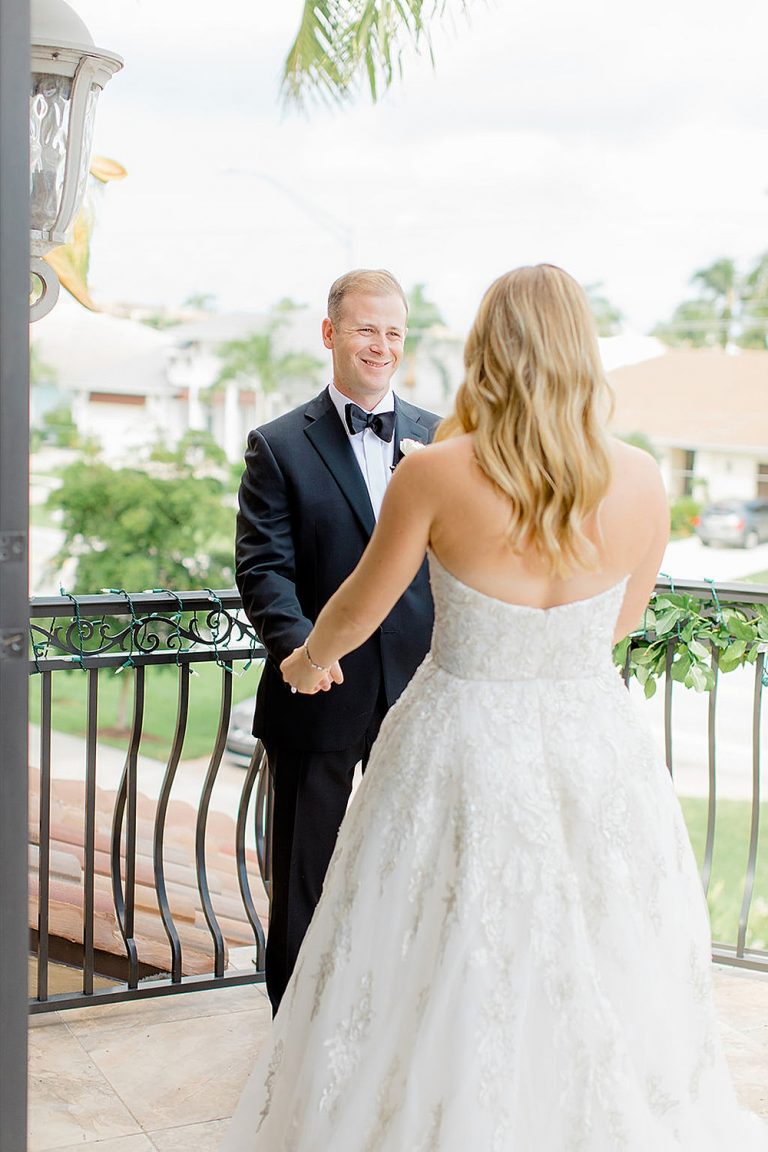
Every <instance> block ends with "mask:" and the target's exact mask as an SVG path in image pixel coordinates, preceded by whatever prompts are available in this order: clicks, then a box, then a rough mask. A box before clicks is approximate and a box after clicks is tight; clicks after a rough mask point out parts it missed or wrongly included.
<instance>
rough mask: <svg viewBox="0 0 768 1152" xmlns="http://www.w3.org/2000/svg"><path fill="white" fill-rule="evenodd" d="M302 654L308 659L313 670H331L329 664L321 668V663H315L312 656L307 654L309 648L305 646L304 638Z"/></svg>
mask: <svg viewBox="0 0 768 1152" xmlns="http://www.w3.org/2000/svg"><path fill="white" fill-rule="evenodd" d="M304 655H305V656H306V658H307V660H308V661H309V663H310V664H311V665H312V667H313V668H314V670H315V672H330V670H331V669H330V666H329V667H328V668H323V666H322V664H315V662H314V660H313V659H312V657H311V656H310V654H309V648H308V647H307V642H306V640H305V641H304Z"/></svg>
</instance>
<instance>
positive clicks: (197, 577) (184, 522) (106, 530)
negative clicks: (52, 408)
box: [48, 461, 234, 594]
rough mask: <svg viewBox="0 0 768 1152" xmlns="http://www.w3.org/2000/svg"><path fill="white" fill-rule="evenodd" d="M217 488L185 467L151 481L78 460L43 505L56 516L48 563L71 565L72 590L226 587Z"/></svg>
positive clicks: (223, 514) (225, 524) (225, 533)
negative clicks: (56, 545) (58, 532)
mask: <svg viewBox="0 0 768 1152" xmlns="http://www.w3.org/2000/svg"><path fill="white" fill-rule="evenodd" d="M225 492H226V489H225V485H224V484H223V483H222V482H221V481H220V480H218V479H216V478H213V477H209V476H198V475H195V474H194V473H193V471H192V470H191V469H190V467H189V466H188V465H187V464H185V465H184V466H177V467H175V468H167V469H166V474H165V475H163V476H162V477H157V476H153V475H151V474H149V473H148V472H142V471H140V470H139V469H137V468H120V469H113V468H109V467H108V466H107V465H106V464H104V463H103V462H101V461H95V462H93V461H89V463H88V467H84V466H83V462H82V461H78V462H77V463H75V464H72V465H70V466H69V467H68V468H66V469H65V470H64V472H63V473H62V484H61V487H60V488H58V489H57V490H56V491H54V492H52V493H51V495H50V497H49V499H48V504H49V506H50V507H53V508H58V509H60V510H61V512H62V513H63V518H62V523H61V527H62V530H63V532H64V540H63V542H62V545H61V548H60V550H59V552H58V555H57V556H56V558H55V563H56V564H57V565H58V566H61V565H63V564H64V562H65V561H67V560H75V561H76V564H77V568H76V575H75V582H74V588H73V589H72V590H73V591H74V592H77V593H82V594H89V593H96V592H98V591H100V590H101V589H102V588H126V589H128V591H136V590H137V589H138V590H141V589H143V588H170V589H173V590H175V591H183V590H184V589H186V588H189V587H190V585H191V586H193V587H199V586H200V585H207V586H208V587H229V586H231V584H232V583H233V580H234V574H233V567H232V540H231V530H230V528H231V525H230V521H231V516H230V514H229V513H228V511H227V510H226V509H225V507H224V498H225Z"/></svg>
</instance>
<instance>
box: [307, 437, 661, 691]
mask: <svg viewBox="0 0 768 1152" xmlns="http://www.w3.org/2000/svg"><path fill="white" fill-rule="evenodd" d="M473 440H474V437H473V436H472V435H465V436H458V437H455V438H453V439H449V440H444V441H442V442H440V443H438V444H433V445H430V446H429V447H427V448H425V449H423V450H422V451H420V452H414V453H412V454H410V455H409V456H408V457H406V459H405V460H403V461H402V463H401V464H399V465H398V467H397V469H396V471H395V474H394V476H393V478H392V481H391V483H390V485H389V488H388V489H387V494H386V496H385V499H384V503H383V505H382V509H381V516H380V519H379V523H378V525H377V527H376V531H375V532H374V534H373V536H372V538H371V542H370V544H369V545H368V548H367V549H366V551H365V553H364V555H363V558H362V560H361V561H360V563H359V565H358V566H357V568H356V569H355V571H354V572H353V573H352V574H351V576H349V577H348V579H347V580H346V581H345V582H344V584H342V586H341V588H340V589H339V590H338V592H337V593H336V595H335V596H333V597H332V599H331V600H330V601H329V602H328V604H327V605H326V606H325V608H324V609H323V611H322V613H321V614H320V617H319V619H318V621H317V624H316V625H315V628H314V629H313V631H312V635H311V637H310V644H311V651H312V657H313V660H314V661H315V662H316V663H319V664H322V665H324V666H326V667H330V666H331V665H335V662H336V661H337V660H338V659H339V658H340V657H342V656H344V655H345V654H346V653H347V652H350V651H351V650H352V649H353V648H356V647H357V646H358V645H359V644H361V643H362V642H363V640H365V639H366V638H367V637H368V636H370V635H371V634H372V633H373V632H374V631H375V629H376V628H377V627H378V625H379V624H380V623H381V621H382V620H383V619H384V617H385V616H386V615H387V613H388V612H390V610H391V609H392V607H393V606H394V604H395V603H396V601H397V600H398V599H399V597H400V596H401V595H402V594H403V592H404V591H405V589H406V588H407V587H408V585H409V584H410V582H411V580H413V578H414V576H415V575H416V572H417V571H418V569H419V567H420V565H421V564H422V562H423V560H424V553H425V551H426V549H427V548H431V549H432V550H433V551H434V554H435V556H436V557H437V559H438V560H439V562H440V563H441V564H442V565H443V567H444V568H446V569H447V570H448V571H449V572H450V573H451V574H452V575H453V576H455V577H456V578H457V579H458V580H460V581H462V582H463V583H464V584H467V585H469V586H470V587H472V588H476V589H477V590H478V591H479V592H482V593H484V594H485V595H486V596H493V597H494V598H496V599H498V600H505V601H507V602H508V603H512V604H524V605H528V606H530V607H535V608H548V607H551V606H553V605H557V604H566V603H569V602H570V601H573V600H585V599H588V598H589V597H590V596H594V595H596V594H597V593H599V592H602V591H604V590H605V589H607V588H610V587H612V586H613V585H614V584H616V583H618V581H619V580H622V579H623V578H624V577H625V576H626V577H628V582H627V590H626V594H625V597H624V603H623V606H622V610H621V613H620V615H619V619H618V622H617V626H616V634H615V638H616V639H617V640H618V639H620V638H621V637H622V636H625V635H626V634H627V632H629V631H631V629H632V628H634V627H636V626H637V624H638V623H639V621H640V619H641V617H642V613H643V610H644V608H645V606H646V604H647V603H648V599H649V597H650V594H651V592H652V590H653V586H654V583H655V580H656V576H657V573H658V569H659V565H660V563H661V558H662V555H663V553H664V547H665V544H666V541H667V534H668V528H669V515H668V509H667V500H666V496H665V493H664V488H663V485H662V482H661V477H660V474H659V470H658V468H657V466H656V463H655V461H654V460H653V459H652V457H650V456H649V455H648V454H647V453H645V452H642V451H640V450H638V449H636V448H632V447H630V446H629V445H627V444H623V443H621V442H620V441H611V442H610V451H611V462H612V463H611V473H612V475H611V480H610V483H609V486H608V491H607V493H606V495H605V497H604V499H603V501H602V503H601V505H600V508H599V510H598V511H597V512H596V514H595V515H594V516H593V517H592V519H591V522H590V523H588V524H587V525H586V526H585V527H586V532H587V534H588V536H589V538H590V540H591V541H592V543H593V544H594V545H595V547H596V549H597V555H598V565H597V567H596V568H595V569H594V570H585V569H581V570H574V571H573V572H572V573H571V574H569V575H568V576H565V577H562V576H555V575H553V574H552V573H551V572H549V571H548V570H547V568H546V567H545V565H544V563H543V562H542V560H541V559H540V558H539V557H538V555H537V554H536V552H535V551H534V550H533V549H532V548H529V549H527V550H524V551H523V552H521V553H516V552H515V551H513V549H512V547H511V546H510V544H509V541H508V539H507V537H506V533H505V529H506V526H507V523H508V517H509V503H508V499H507V498H506V497H505V496H504V495H503V494H502V493H501V492H500V491H499V490H498V489H497V488H496V487H495V486H494V485H493V484H492V483H491V481H490V480H489V479H488V478H487V476H486V475H485V474H484V473H483V472H482V471H481V469H480V467H479V465H478V463H477V461H476V459H475V455H474V447H473ZM291 659H292V658H291ZM299 664H300V665H301V661H299ZM334 678H338V676H337V675H336V673H335V672H334Z"/></svg>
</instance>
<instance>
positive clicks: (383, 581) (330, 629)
mask: <svg viewBox="0 0 768 1152" xmlns="http://www.w3.org/2000/svg"><path fill="white" fill-rule="evenodd" d="M428 455H429V449H425V450H424V451H423V452H413V453H411V454H410V455H409V456H407V457H406V458H405V459H404V460H402V461H401V462H400V463H399V464H398V466H397V468H396V470H395V472H394V474H393V476H392V479H391V480H390V482H389V485H388V486H387V491H386V494H385V496H384V501H383V503H382V506H381V512H380V515H379V521H378V524H377V525H376V529H375V531H374V533H373V535H372V537H371V539H370V542H369V544H368V547H367V548H366V550H365V552H364V553H363V555H362V557H361V559H360V563H359V564H358V565H357V567H356V568H355V570H354V572H352V573H351V575H350V576H348V577H347V579H346V580H345V581H344V583H343V584H342V585H341V587H340V588H339V589H338V591H337V592H336V593H335V594H334V595H333V596H332V597H331V599H330V600H329V601H328V603H327V604H326V605H325V607H324V608H323V610H322V612H321V613H320V615H319V616H318V618H317V621H316V623H315V626H314V628H313V629H312V631H311V632H310V634H309V636H308V637H307V643H306V649H307V650H308V651H309V653H310V656H311V660H312V664H315V665H320V666H321V667H322V668H326V669H331V668H332V667H333V665H335V664H336V662H337V661H338V660H340V659H341V657H342V656H346V654H347V653H348V652H352V651H353V650H354V649H355V648H358V647H359V646H360V645H361V644H362V643H363V641H364V640H367V639H368V637H369V636H371V635H372V634H373V633H374V632H375V631H376V629H377V628H378V626H379V624H381V622H382V620H383V619H384V618H385V616H387V615H388V613H389V612H390V611H391V610H392V608H394V606H395V604H396V603H397V601H398V600H399V599H400V597H401V596H402V594H403V592H405V590H406V588H407V587H408V585H409V584H410V583H411V581H412V580H413V579H414V577H415V576H416V573H417V572H418V570H419V568H420V567H421V564H422V562H423V560H424V553H425V552H426V549H427V545H428V543H429V533H430V528H431V525H432V519H433V511H434V509H433V497H432V491H433V484H432V483H431V482H430V481H431V476H430V473H431V471H432V468H431V462H430V461H429V460H428V459H425V457H427V456H428ZM312 664H310V662H309V660H308V659H307V653H306V651H305V649H304V648H303V647H302V648H297V649H296V650H295V651H294V652H293V653H292V654H291V655H290V656H288V657H287V659H285V660H283V662H282V664H281V665H280V669H281V671H282V673H283V678H284V679H285V680H286V681H287V682H288V683H289V684H291V685H292V686H293V687H295V688H297V689H298V690H299V691H300V692H313V691H316V690H317V688H318V686H319V685H321V684H322V682H323V675H322V673H320V672H319V671H317V670H316V669H315V668H313V667H312ZM333 678H334V679H335V680H336V682H337V683H341V680H342V679H343V677H341V675H340V674H339V673H338V672H336V674H335V675H333Z"/></svg>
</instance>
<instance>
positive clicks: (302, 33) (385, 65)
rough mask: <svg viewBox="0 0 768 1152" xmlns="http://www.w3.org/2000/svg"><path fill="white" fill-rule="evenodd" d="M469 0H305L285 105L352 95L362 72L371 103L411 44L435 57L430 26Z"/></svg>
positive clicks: (288, 70)
mask: <svg viewBox="0 0 768 1152" xmlns="http://www.w3.org/2000/svg"><path fill="white" fill-rule="evenodd" d="M469 3H470V0H431V3H427V2H426V0H305V3H304V9H303V12H302V16H301V22H300V24H299V30H298V32H297V34H296V39H295V40H294V42H293V44H292V45H291V48H290V51H289V52H288V57H287V59H286V62H285V69H284V74H283V94H284V96H285V99H286V101H287V103H289V104H294V105H296V106H298V107H304V105H305V103H306V100H307V98H308V97H309V96H316V97H319V98H320V99H323V100H326V101H327V102H329V103H343V102H344V101H346V100H349V99H351V98H352V96H353V94H354V92H355V90H356V88H357V84H358V82H359V79H360V77H361V75H364V76H365V77H366V78H367V81H368V87H369V89H370V93H371V98H372V99H373V100H374V101H375V100H377V99H378V97H379V96H380V95H381V93H382V92H384V91H386V90H387V88H389V86H390V84H391V83H392V81H393V80H394V79H395V77H396V76H399V75H400V74H401V73H402V54H403V48H404V46H405V44H406V43H408V42H410V43H411V44H412V45H413V46H415V48H416V50H417V51H420V50H421V49H422V48H425V47H426V49H427V51H428V53H429V56H430V59H432V60H434V57H433V54H432V44H431V40H430V35H429V24H430V22H431V21H432V20H435V19H439V18H440V17H441V16H443V15H444V14H445V13H446V11H447V10H448V9H449V8H451V7H454V8H458V10H459V11H461V12H466V10H467V8H468V6H469Z"/></svg>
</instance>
